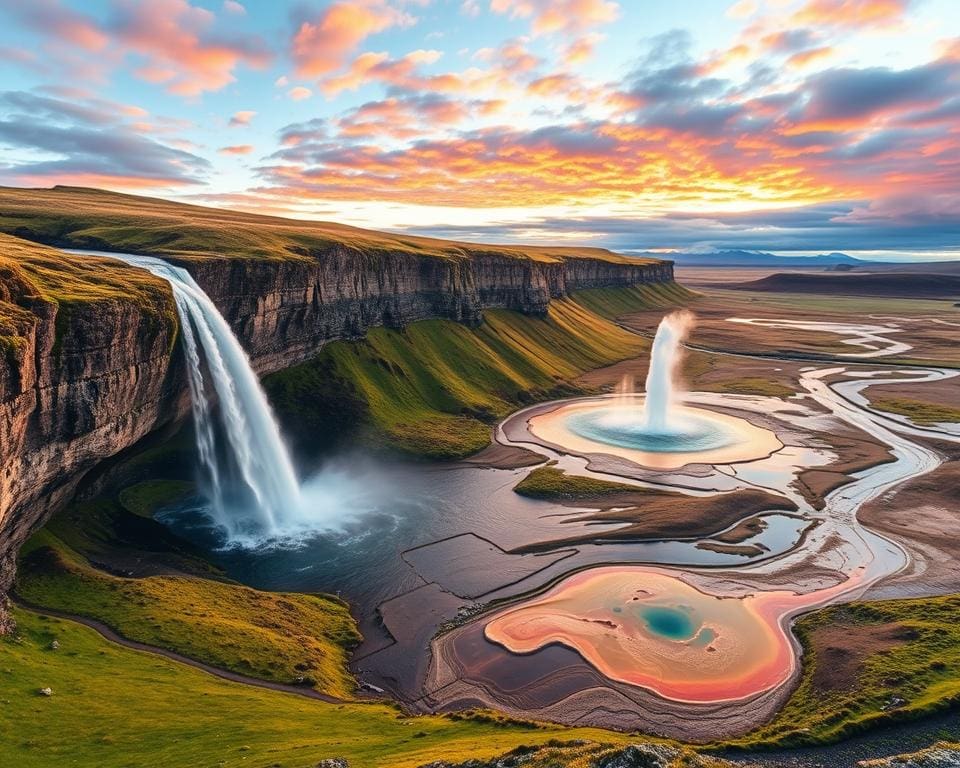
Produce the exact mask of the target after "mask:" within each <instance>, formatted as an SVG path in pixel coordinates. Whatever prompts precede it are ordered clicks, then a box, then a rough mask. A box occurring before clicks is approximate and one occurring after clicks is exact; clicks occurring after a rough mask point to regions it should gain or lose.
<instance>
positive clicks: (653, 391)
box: [643, 312, 692, 433]
mask: <svg viewBox="0 0 960 768" xmlns="http://www.w3.org/2000/svg"><path fill="white" fill-rule="evenodd" d="M691 323H692V315H691V314H690V313H689V312H673V313H672V314H669V315H667V316H666V317H665V318H663V320H661V321H660V325H659V326H657V334H656V336H655V337H654V339H653V349H652V350H651V352H650V367H649V369H648V370H647V382H646V390H647V397H646V400H644V405H643V423H644V425H645V426H646V428H647V430H648V431H650V432H659V433H666V432H669V431H670V414H671V410H672V409H673V406H674V405H675V404H676V402H675V401H676V398H675V393H674V388H675V384H676V380H677V379H676V377H677V365H678V363H679V362H680V344H681V342H682V341H683V340H684V339H685V338H686V336H687V332H688V331H689V330H690V325H691Z"/></svg>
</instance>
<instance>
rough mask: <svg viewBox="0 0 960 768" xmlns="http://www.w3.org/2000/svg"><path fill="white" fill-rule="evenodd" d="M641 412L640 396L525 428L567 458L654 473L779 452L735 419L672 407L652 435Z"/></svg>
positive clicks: (582, 404) (570, 411)
mask: <svg viewBox="0 0 960 768" xmlns="http://www.w3.org/2000/svg"><path fill="white" fill-rule="evenodd" d="M642 410H643V398H642V397H641V396H634V397H632V398H623V397H622V396H620V397H617V398H599V399H598V398H593V399H589V400H576V401H572V402H569V403H564V404H562V405H561V406H560V407H559V408H556V409H554V410H552V411H548V412H546V413H541V414H538V415H536V416H533V417H532V418H531V419H530V421H529V427H528V428H529V431H530V433H531V434H532V435H534V436H535V437H537V438H539V439H540V440H543V441H544V442H546V443H548V444H550V445H553V446H557V447H559V448H561V449H563V450H566V451H568V452H570V453H575V454H588V453H606V454H610V455H614V456H620V457H622V458H625V459H628V460H630V461H632V462H634V463H636V464H640V465H641V466H645V467H651V468H654V469H677V468H679V467H682V466H683V465H685V464H691V463H703V464H725V463H730V462H735V461H748V460H751V459H758V458H763V457H765V456H769V455H770V454H771V453H773V452H774V451H777V450H779V449H780V448H782V447H783V444H782V443H781V442H780V441H779V440H778V439H777V436H776V435H775V434H774V433H773V432H771V431H770V430H768V429H763V428H762V427H757V426H755V425H753V424H751V423H750V422H749V421H747V420H746V419H741V418H738V417H736V416H729V415H727V414H723V413H716V412H714V411H708V410H704V409H702V408H693V407H690V406H676V407H674V408H673V409H672V412H671V417H670V421H669V423H668V425H667V426H666V428H660V429H658V430H651V429H650V428H648V427H647V426H646V425H645V424H644V423H643V421H642Z"/></svg>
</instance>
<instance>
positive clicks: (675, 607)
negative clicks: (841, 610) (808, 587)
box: [484, 566, 859, 703]
mask: <svg viewBox="0 0 960 768" xmlns="http://www.w3.org/2000/svg"><path fill="white" fill-rule="evenodd" d="M858 578H859V575H855V576H853V577H851V580H850V581H848V582H846V583H843V584H839V585H837V586H835V587H831V588H828V589H824V590H820V591H817V592H811V593H809V594H806V595H798V594H796V593H794V592H788V591H783V590H775V591H770V592H756V593H754V594H749V595H740V596H732V595H722V594H708V593H707V592H704V591H701V590H700V589H698V588H696V587H694V586H693V585H692V584H690V583H688V582H687V581H685V580H684V578H683V576H682V575H681V574H674V573H671V572H669V571H666V570H663V569H657V568H652V567H647V566H603V567H599V568H592V569H589V570H586V571H581V572H579V573H576V574H574V575H572V576H570V577H569V578H567V579H565V580H563V581H562V582H560V583H559V584H557V585H556V586H555V587H553V588H552V589H550V590H549V591H548V592H546V593H545V594H543V595H541V596H538V597H535V598H531V599H530V600H528V601H527V602H524V603H521V604H519V605H517V606H514V607H512V608H508V609H506V610H504V611H502V612H501V613H499V614H497V615H495V616H494V617H493V618H492V619H491V620H490V621H489V622H488V623H487V625H486V626H485V627H484V634H485V636H486V638H487V639H488V640H490V641H491V642H494V643H497V644H499V645H502V646H503V647H504V648H506V649H507V650H508V651H511V652H513V653H517V654H528V653H533V652H535V651H537V650H539V649H541V648H544V647H546V646H548V645H551V644H553V643H559V644H561V645H565V646H567V647H568V648H572V649H573V650H575V651H577V652H578V653H579V654H580V655H581V656H582V657H583V658H584V659H585V660H586V661H587V662H588V663H589V664H591V665H592V666H593V667H595V668H596V669H597V670H598V671H599V672H600V673H602V674H603V675H604V676H605V677H607V678H610V679H611V680H617V681H620V682H623V683H627V684H630V685H637V686H642V687H644V688H647V689H649V690H651V691H653V692H654V693H656V694H658V695H660V696H662V697H664V698H668V699H673V700H676V701H684V702H696V703H708V702H719V701H731V700H737V699H743V698H747V697H750V696H754V695H756V694H758V693H762V692H763V691H767V690H770V689H771V688H774V687H776V686H778V685H780V684H781V683H783V682H785V681H786V680H787V679H789V677H790V676H791V675H792V674H793V671H794V669H795V668H796V659H795V654H794V649H793V646H792V644H791V642H790V639H789V638H788V636H787V633H786V631H785V630H784V627H783V624H784V621H783V620H784V617H785V616H787V615H790V614H793V613H795V612H797V611H798V610H801V609H802V608H804V607H807V606H812V605H815V604H819V603H820V602H822V601H824V600H827V599H829V598H831V597H832V596H834V595H835V594H836V593H839V592H841V591H843V590H845V589H849V588H850V585H851V583H853V582H854V581H856V580H857V579H858Z"/></svg>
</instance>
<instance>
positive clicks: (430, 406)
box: [266, 284, 674, 458]
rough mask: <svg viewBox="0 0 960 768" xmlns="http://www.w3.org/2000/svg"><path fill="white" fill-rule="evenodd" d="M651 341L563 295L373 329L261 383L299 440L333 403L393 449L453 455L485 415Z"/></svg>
mask: <svg viewBox="0 0 960 768" xmlns="http://www.w3.org/2000/svg"><path fill="white" fill-rule="evenodd" d="M673 293H674V287H673V286H672V284H668V285H664V286H647V287H646V290H644V291H643V292H635V293H631V294H630V296H629V298H630V301H631V302H632V303H631V304H630V306H631V307H633V309H634V310H639V309H643V308H648V307H649V306H650V303H649V302H650V301H651V300H653V299H656V300H657V301H664V302H668V303H669V302H671V301H672V300H673ZM601 295H602V293H597V294H596V297H599V296H601ZM596 297H595V299H594V301H595V302H596V301H598V300H599V299H598V298H596ZM648 344H649V342H648V341H647V340H646V339H643V338H641V337H639V336H637V335H635V334H633V333H630V332H629V331H627V330H625V329H623V328H621V327H619V326H618V325H617V324H616V323H614V322H612V321H611V320H609V319H608V318H607V317H604V316H601V315H599V314H597V313H596V312H594V311H591V310H590V309H589V308H587V307H586V306H585V305H584V304H583V303H581V301H580V300H574V299H563V300H559V301H553V302H551V304H550V308H549V311H548V313H547V316H546V317H531V316H528V315H522V314H520V313H517V312H511V311H507V310H488V311H487V312H486V313H485V318H484V321H483V323H482V324H481V325H480V326H479V327H477V328H470V327H467V326H464V325H462V324H459V323H455V322H452V321H448V320H427V321H423V322H419V323H414V324H412V325H410V326H409V327H407V328H405V329H403V330H394V329H388V328H375V329H372V330H371V331H370V332H369V333H368V334H367V337H366V338H365V339H363V340H361V341H357V342H336V343H333V344H330V345H329V346H327V347H326V348H325V349H324V350H323V351H322V352H321V354H320V355H319V356H318V357H317V358H316V359H314V360H313V361H310V362H308V363H306V364H304V365H301V366H297V367H295V368H291V369H289V370H287V371H284V372H282V373H279V374H275V375H273V376H271V377H268V379H267V380H266V387H267V391H268V393H269V394H270V398H271V401H272V402H273V403H274V405H275V407H276V408H277V410H278V412H279V414H280V416H281V418H282V419H283V420H284V422H285V426H286V427H287V428H288V429H289V430H291V431H292V433H293V434H294V436H295V437H300V438H301V440H303V441H306V440H308V439H312V438H313V437H314V435H315V433H319V432H321V431H323V430H324V427H325V424H327V423H328V422H323V421H322V420H317V421H312V419H314V418H315V417H316V413H313V412H312V411H313V409H314V406H315V405H317V406H320V407H323V405H322V404H329V403H330V402H338V403H341V406H340V407H339V409H338V410H339V411H340V412H341V413H344V412H350V413H352V414H353V415H355V416H356V417H357V418H360V419H364V420H366V422H367V423H368V425H370V426H372V427H374V430H375V431H376V432H377V433H378V434H381V435H384V436H385V438H386V441H387V443H388V444H389V445H391V446H393V447H395V448H399V449H401V450H404V451H407V452H409V453H413V454H417V455H422V456H429V457H433V458H456V457H460V456H465V455H468V454H470V453H473V452H475V451H477V450H479V449H481V448H483V447H484V446H485V445H487V443H488V442H489V439H490V430H491V427H492V424H493V423H494V422H495V421H496V419H498V418H500V417H502V416H504V415H506V414H507V413H509V412H510V411H511V410H514V409H515V408H516V406H517V405H518V404H523V403H527V402H532V401H534V400H538V399H544V398H547V397H550V396H553V395H562V394H571V393H573V392H575V391H579V390H578V389H577V388H576V387H574V385H572V384H571V381H572V380H573V379H575V378H576V377H577V376H578V375H580V374H581V373H583V372H584V371H587V370H590V369H593V368H598V367H600V366H603V365H608V364H610V363H614V362H617V361H619V360H623V359H626V358H629V357H633V356H636V355H638V354H640V353H641V352H642V351H643V350H645V349H646V348H647V346H648ZM305 430H306V431H307V432H308V434H307V435H303V432H304V431H305Z"/></svg>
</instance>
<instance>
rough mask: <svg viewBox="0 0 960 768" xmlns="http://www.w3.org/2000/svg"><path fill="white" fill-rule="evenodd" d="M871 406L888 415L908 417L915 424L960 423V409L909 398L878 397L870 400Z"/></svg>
mask: <svg viewBox="0 0 960 768" xmlns="http://www.w3.org/2000/svg"><path fill="white" fill-rule="evenodd" d="M870 405H871V406H872V407H874V408H876V409H878V410H881V411H886V412H887V413H896V414H898V415H900V416H906V417H907V418H908V419H910V421H912V422H914V423H915V424H923V425H930V424H941V423H944V422H946V423H953V422H960V408H954V407H953V406H949V405H943V404H940V403H929V402H926V401H924V400H914V399H912V398H909V397H878V398H875V399H871V400H870Z"/></svg>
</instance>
